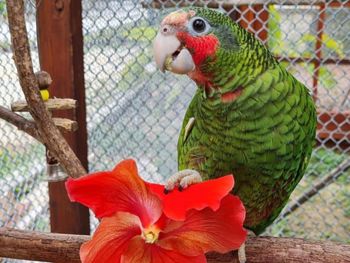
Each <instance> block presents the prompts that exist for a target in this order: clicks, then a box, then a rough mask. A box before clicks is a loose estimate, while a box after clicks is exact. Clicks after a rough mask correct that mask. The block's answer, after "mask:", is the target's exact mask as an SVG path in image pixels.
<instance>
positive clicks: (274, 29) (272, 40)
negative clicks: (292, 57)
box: [268, 5, 284, 55]
mask: <svg viewBox="0 0 350 263" xmlns="http://www.w3.org/2000/svg"><path fill="white" fill-rule="evenodd" d="M280 23H281V15H280V13H279V12H278V10H277V9H276V6H275V5H269V20H268V29H269V38H268V46H269V48H270V49H271V50H272V51H273V53H274V54H277V55H279V54H281V53H282V52H283V50H284V48H283V47H284V42H283V40H282V30H281V28H280Z"/></svg>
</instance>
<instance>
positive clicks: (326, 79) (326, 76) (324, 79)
mask: <svg viewBox="0 0 350 263" xmlns="http://www.w3.org/2000/svg"><path fill="white" fill-rule="evenodd" d="M318 79H319V81H320V82H321V85H322V86H324V87H325V88H327V89H332V88H334V87H335V85H337V81H336V79H335V78H334V76H333V74H332V72H331V71H330V70H328V69H327V68H326V67H320V69H319V75H318Z"/></svg>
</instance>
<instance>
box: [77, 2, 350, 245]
mask: <svg viewBox="0 0 350 263" xmlns="http://www.w3.org/2000/svg"><path fill="white" fill-rule="evenodd" d="M276 2H278V3H277V4H276ZM191 5H200V6H204V7H208V8H209V7H214V8H217V9H219V10H220V11H222V12H226V13H227V14H228V15H230V16H231V17H232V18H233V19H234V20H236V21H237V22H238V23H240V24H241V25H242V26H244V27H246V28H247V29H248V30H249V31H251V32H253V33H255V35H256V36H257V37H258V38H260V39H261V41H263V42H264V43H265V44H266V45H268V46H269V48H270V49H271V51H272V52H273V53H274V55H275V56H276V57H277V58H278V59H279V60H280V62H281V63H282V64H283V65H284V66H285V67H287V68H288V69H289V70H290V71H291V72H292V73H293V74H294V75H295V76H296V77H297V78H298V79H299V80H300V81H302V82H303V83H305V84H306V85H307V86H308V87H309V88H310V92H312V94H313V96H314V98H315V100H316V102H317V108H318V111H319V123H320V125H319V126H320V127H319V131H318V138H319V144H318V145H317V146H316V147H315V150H314V152H313V158H312V160H311V163H310V165H309V168H308V171H307V174H306V175H305V177H304V179H303V180H302V181H301V183H300V185H299V186H298V188H297V189H296V190H295V192H294V193H293V196H292V198H291V201H290V203H289V206H287V208H286V209H285V210H284V212H283V213H282V215H281V216H280V217H279V218H278V220H276V222H275V223H274V224H273V225H272V226H271V227H270V228H268V229H267V231H266V232H265V233H264V234H266V235H274V236H291V237H304V238H311V239H331V240H337V241H342V242H350V237H349V233H350V194H349V193H350V191H349V190H350V177H349V171H346V169H347V167H348V166H349V162H350V160H349V158H350V157H349V152H350V148H349V147H350V131H349V130H350V119H349V110H350V99H349V92H350V79H349V73H350V63H349V62H350V61H349V59H350V35H349V30H350V2H349V1H342V2H340V1H328V2H324V1H274V2H273V1H257V0H256V1H243V0H242V1H235V0H231V1H166V0H164V1H151V0H147V1H83V27H84V37H85V39H84V40H85V57H84V59H85V81H86V92H87V107H88V108H87V112H88V132H89V161H90V169H91V171H96V170H102V169H111V168H112V167H113V166H114V165H115V164H116V163H117V162H118V161H120V160H121V159H123V158H128V157H133V158H134V159H136V160H137V162H138V165H139V169H140V173H141V174H142V175H143V176H144V177H145V178H146V179H148V180H153V181H158V182H164V180H165V178H167V177H168V176H170V175H171V174H173V173H174V172H176V170H177V162H176V160H177V151H176V144H177V137H178V133H179V130H180V128H181V123H182V119H183V117H184V114H185V110H186V108H187V106H188V105H189V102H190V100H191V98H192V96H193V94H194V92H195V90H196V87H195V84H194V83H193V82H192V81H190V80H189V79H188V77H184V76H176V75H174V74H171V73H165V74H163V73H161V72H159V71H158V70H156V68H155V64H154V62H153V58H152V40H153V38H154V37H155V35H156V31H157V28H158V25H159V23H160V21H161V19H162V17H164V15H165V14H167V13H169V12H171V11H173V10H174V9H176V8H181V7H183V6H191ZM334 169H337V170H336V171H334ZM325 185H326V186H325ZM311 196H312V197H311Z"/></svg>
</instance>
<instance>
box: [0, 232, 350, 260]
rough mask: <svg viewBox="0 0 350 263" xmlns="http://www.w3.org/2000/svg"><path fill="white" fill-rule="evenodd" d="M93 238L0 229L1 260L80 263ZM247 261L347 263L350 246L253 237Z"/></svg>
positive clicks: (213, 257) (222, 257) (229, 255)
mask: <svg viewBox="0 0 350 263" xmlns="http://www.w3.org/2000/svg"><path fill="white" fill-rule="evenodd" d="M89 239H90V237H89V236H82V235H64V234H53V233H42V232H33V231H24V230H15V229H10V228H6V227H2V228H0V257H5V258H16V259H26V260H41V261H50V262H52V261H55V262H79V248H80V245H81V244H82V243H83V242H85V241H87V240H89ZM246 254H247V262H249V263H259V262H261V263H262V262H264V263H266V262H270V263H282V262H288V263H297V262H298V263H299V262H318V263H329V262H337V263H346V262H349V261H348V260H349V258H350V245H345V244H339V243H333V242H326V241H306V240H303V239H297V238H275V237H249V238H248V240H247V244H246ZM207 260H208V263H223V262H227V263H228V262H237V257H236V256H235V255H234V253H227V254H217V253H209V254H207Z"/></svg>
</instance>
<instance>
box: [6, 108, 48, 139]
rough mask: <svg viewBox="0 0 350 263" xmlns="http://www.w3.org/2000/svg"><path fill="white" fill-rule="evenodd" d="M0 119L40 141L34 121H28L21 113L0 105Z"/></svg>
mask: <svg viewBox="0 0 350 263" xmlns="http://www.w3.org/2000/svg"><path fill="white" fill-rule="evenodd" d="M0 119H3V120H5V121H7V122H9V123H11V124H12V125H14V126H16V127H17V128H18V129H19V130H21V131H24V132H25V133H27V134H29V135H30V136H32V137H33V138H35V139H36V140H38V141H39V142H42V140H41V138H40V135H39V132H38V129H37V128H36V125H35V123H33V122H31V121H28V120H27V119H25V118H24V117H22V116H21V115H18V114H16V113H13V112H12V111H10V110H8V109H6V108H5V107H2V106H0Z"/></svg>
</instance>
